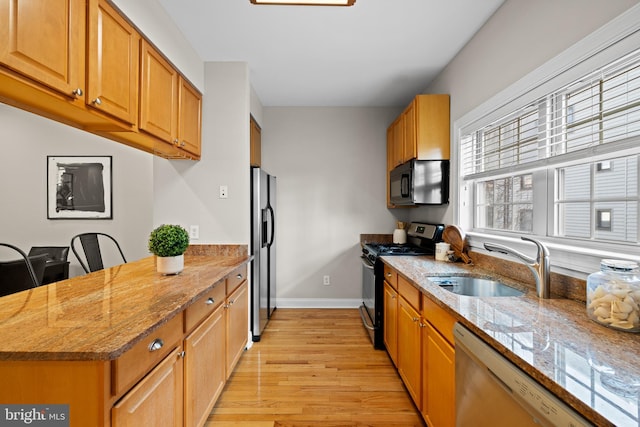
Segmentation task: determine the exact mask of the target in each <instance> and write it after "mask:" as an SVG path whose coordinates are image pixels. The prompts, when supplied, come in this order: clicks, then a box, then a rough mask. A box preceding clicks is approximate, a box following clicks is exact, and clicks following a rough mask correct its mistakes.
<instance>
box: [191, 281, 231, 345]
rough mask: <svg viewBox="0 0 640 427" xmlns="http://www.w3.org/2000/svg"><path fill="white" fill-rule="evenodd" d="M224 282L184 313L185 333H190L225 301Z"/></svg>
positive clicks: (217, 284) (219, 283)
mask: <svg viewBox="0 0 640 427" xmlns="http://www.w3.org/2000/svg"><path fill="white" fill-rule="evenodd" d="M225 291H226V289H225V283H224V280H221V281H219V282H218V283H216V284H215V286H214V287H213V289H211V290H210V291H209V292H207V293H206V294H205V295H204V296H203V297H202V298H200V299H199V300H198V301H196V302H194V303H193V304H192V305H190V306H189V307H187V309H186V310H185V311H184V331H185V332H189V331H191V330H192V329H193V328H195V327H196V326H198V324H200V322H202V321H203V320H204V318H205V317H207V316H208V315H209V314H210V313H213V311H214V310H215V309H216V308H217V307H218V306H219V305H220V304H221V303H222V302H223V301H224V299H225V297H226V294H225Z"/></svg>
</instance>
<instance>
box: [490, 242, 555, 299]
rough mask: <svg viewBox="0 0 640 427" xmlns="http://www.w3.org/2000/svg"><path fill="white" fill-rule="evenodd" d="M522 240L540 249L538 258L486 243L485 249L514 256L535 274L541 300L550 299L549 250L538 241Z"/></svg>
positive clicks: (537, 290)
mask: <svg viewBox="0 0 640 427" xmlns="http://www.w3.org/2000/svg"><path fill="white" fill-rule="evenodd" d="M521 239H522V240H526V241H528V242H532V243H535V245H536V246H537V247H538V252H537V254H536V258H535V259H533V258H530V257H528V256H526V255H524V254H523V253H520V252H518V251H516V250H514V249H511V248H508V247H506V246H503V245H498V244H493V243H485V244H484V248H485V249H486V250H488V251H495V252H500V253H501V254H505V255H512V256H514V257H516V258H518V259H520V261H522V262H524V263H525V265H526V266H527V267H529V270H531V272H532V273H533V277H534V278H535V279H536V292H537V293H538V297H540V298H549V297H550V296H551V279H550V277H551V274H550V268H549V250H548V249H547V247H546V246H545V245H543V244H542V243H540V242H538V241H537V240H533V239H530V238H528V237H524V236H523V237H521Z"/></svg>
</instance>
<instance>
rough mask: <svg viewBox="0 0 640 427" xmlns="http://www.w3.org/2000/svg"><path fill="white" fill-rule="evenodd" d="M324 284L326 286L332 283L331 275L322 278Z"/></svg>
mask: <svg viewBox="0 0 640 427" xmlns="http://www.w3.org/2000/svg"><path fill="white" fill-rule="evenodd" d="M322 284H323V285H325V286H329V285H330V284H331V276H324V277H323V278H322Z"/></svg>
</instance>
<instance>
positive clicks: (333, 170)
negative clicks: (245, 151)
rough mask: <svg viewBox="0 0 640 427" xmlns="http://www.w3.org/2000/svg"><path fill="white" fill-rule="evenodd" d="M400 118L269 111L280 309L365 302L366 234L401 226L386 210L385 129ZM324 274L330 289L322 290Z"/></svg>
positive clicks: (266, 128)
mask: <svg viewBox="0 0 640 427" xmlns="http://www.w3.org/2000/svg"><path fill="white" fill-rule="evenodd" d="M397 113H398V111H397V109H396V108H276V107H265V108H264V123H262V166H263V168H264V169H265V170H266V171H267V172H269V173H271V174H273V175H275V176H276V177H277V179H278V193H277V208H276V211H277V222H276V226H277V235H278V242H277V244H278V249H277V251H278V253H277V264H276V268H277V282H278V284H277V286H278V288H277V289H278V290H277V299H278V305H279V306H281V307H282V306H287V305H293V306H295V305H314V304H315V305H319V306H332V305H333V306H340V305H354V304H357V301H358V300H359V299H361V286H362V285H361V283H362V280H361V277H362V276H361V275H362V268H361V263H360V258H359V256H360V251H361V249H360V243H359V242H360V240H359V239H360V237H359V236H360V234H361V233H391V232H392V231H393V229H394V228H395V219H394V217H393V216H392V215H391V213H390V212H389V211H388V210H387V209H386V169H385V165H386V128H387V126H388V124H389V123H390V122H391V121H392V119H393V117H394V116H395V115H396V114H397ZM324 275H329V276H331V285H330V286H324V285H323V284H322V277H323V276H324ZM310 299H314V300H315V302H313V301H310Z"/></svg>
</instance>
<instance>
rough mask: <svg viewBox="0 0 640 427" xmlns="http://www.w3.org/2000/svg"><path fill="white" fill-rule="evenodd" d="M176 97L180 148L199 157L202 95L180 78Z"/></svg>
mask: <svg viewBox="0 0 640 427" xmlns="http://www.w3.org/2000/svg"><path fill="white" fill-rule="evenodd" d="M178 87H179V95H178V139H179V141H180V142H179V145H180V148H182V149H183V150H185V151H188V152H190V153H191V154H194V155H196V156H198V157H199V156H200V152H201V148H200V147H201V141H202V95H201V94H200V92H198V91H197V90H196V89H195V88H194V87H193V86H192V85H191V84H190V83H189V82H188V81H186V80H185V79H184V78H182V77H180V79H179V83H178Z"/></svg>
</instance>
